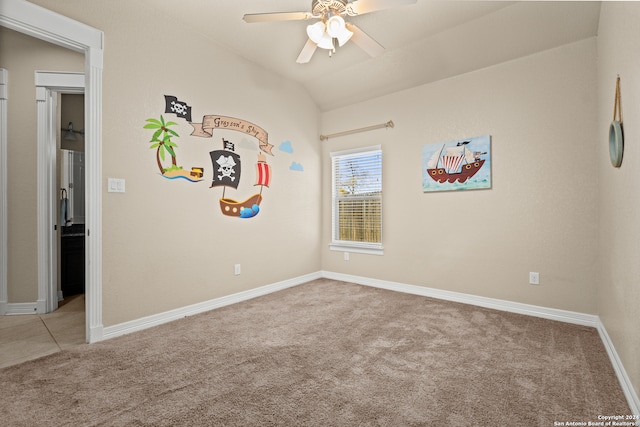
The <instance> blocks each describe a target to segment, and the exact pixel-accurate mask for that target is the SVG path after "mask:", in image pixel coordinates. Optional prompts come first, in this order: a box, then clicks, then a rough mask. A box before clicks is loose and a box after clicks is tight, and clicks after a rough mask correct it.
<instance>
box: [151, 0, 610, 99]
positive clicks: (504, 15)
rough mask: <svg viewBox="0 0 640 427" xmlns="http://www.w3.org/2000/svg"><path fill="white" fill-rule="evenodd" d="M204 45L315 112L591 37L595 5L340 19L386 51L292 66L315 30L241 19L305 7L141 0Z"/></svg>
mask: <svg viewBox="0 0 640 427" xmlns="http://www.w3.org/2000/svg"><path fill="white" fill-rule="evenodd" d="M144 1H145V2H147V3H149V6H150V7H154V8H156V10H157V9H158V8H159V9H161V10H164V11H166V13H168V14H170V15H171V17H172V19H181V20H183V21H185V22H186V23H187V24H188V25H189V26H190V27H191V28H193V29H194V30H195V31H197V32H198V33H200V34H202V35H204V36H205V37H207V38H209V39H210V40H211V41H212V42H213V43H216V44H217V45H219V46H222V47H224V48H226V49H229V50H230V51H233V52H235V53H236V54H238V55H240V56H242V57H244V58H246V59H248V60H250V61H252V62H255V63H257V64H260V65H261V66H263V67H264V68H267V69H269V70H271V71H273V72H275V73H277V74H279V75H282V76H284V77H286V78H287V79H291V80H294V81H297V82H299V83H300V84H301V85H303V86H304V87H305V88H306V89H307V91H308V92H309V94H310V95H311V97H312V98H313V99H314V101H315V102H316V103H317V105H318V107H319V108H320V110H322V111H328V110H332V109H334V108H339V107H343V106H346V105H349V104H352V103H355V102H360V101H364V100H367V99H371V98H375V97H378V96H381V95H385V94H388V93H391V92H395V91H398V90H401V89H406V88H410V87H414V86H417V85H421V84H425V83H429V82H433V81H436V80H440V79H444V78H447V77H451V76H454V75H459V74H462V73H466V72H470V71H473V70H478V69H481V68H485V67H489V66H491V65H494V64H498V63H501V62H505V61H509V60H512V59H515V58H519V57H522V56H526V55H530V54H533V53H536V52H540V51H543V50H547V49H550V48H553V47H556V46H560V45H563V44H566V43H571V42H575V41H578V40H581V39H584V38H588V37H594V36H596V35H597V29H598V19H599V15H600V2H595V1H586V2H580V1H567V2H560V1H544V2H543V1H525V2H507V1H451V0H445V1H435V0H417V3H416V4H413V5H408V6H401V7H398V8H394V9H388V10H383V11H378V12H373V13H370V14H366V15H361V16H356V17H352V18H348V19H347V21H348V22H353V23H354V24H356V25H357V26H358V27H360V29H362V30H364V31H365V32H366V33H367V34H368V35H370V36H371V37H373V38H374V39H376V40H377V41H378V42H379V43H380V44H381V45H382V46H384V47H385V49H386V50H385V52H384V53H383V54H382V55H380V56H378V57H376V58H370V57H369V56H367V54H365V53H364V52H363V51H362V50H361V49H360V48H358V46H356V45H355V44H354V43H353V42H349V43H347V44H345V45H344V46H343V47H340V48H338V50H337V52H336V53H335V54H334V55H333V57H331V58H330V57H329V55H328V51H326V50H323V49H317V50H316V52H315V54H314V56H313V58H312V59H311V61H310V62H309V63H307V64H298V63H296V58H297V56H298V54H299V52H300V50H301V49H302V47H303V46H304V44H305V42H306V40H307V36H306V26H307V25H308V24H309V23H313V22H315V21H281V22H264V23H253V24H247V23H245V22H244V21H243V20H242V17H243V15H244V14H245V13H266V12H298V11H300V12H306V11H310V9H311V0H269V1H265V0H233V1H224V2H220V1H215V0H181V1H180V2H179V3H176V2H175V1H173V0H164V1H158V0H144Z"/></svg>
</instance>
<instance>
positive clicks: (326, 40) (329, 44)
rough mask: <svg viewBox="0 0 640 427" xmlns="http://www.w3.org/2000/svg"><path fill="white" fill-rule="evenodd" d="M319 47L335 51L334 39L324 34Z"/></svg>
mask: <svg viewBox="0 0 640 427" xmlns="http://www.w3.org/2000/svg"><path fill="white" fill-rule="evenodd" d="M318 47H319V48H322V49H327V50H334V49H335V46H334V45H333V38H332V37H331V36H330V35H329V34H327V33H324V34H323V35H322V38H321V39H320V41H319V42H318Z"/></svg>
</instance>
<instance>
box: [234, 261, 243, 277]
mask: <svg viewBox="0 0 640 427" xmlns="http://www.w3.org/2000/svg"><path fill="white" fill-rule="evenodd" d="M241 272H242V270H241V269H240V264H235V265H234V266H233V274H235V275H236V276H238V275H239V274H240V273H241Z"/></svg>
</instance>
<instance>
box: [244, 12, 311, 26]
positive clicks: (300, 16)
mask: <svg viewBox="0 0 640 427" xmlns="http://www.w3.org/2000/svg"><path fill="white" fill-rule="evenodd" d="M312 18H314V16H313V14H311V13H309V12H278V13H248V14H246V15H244V16H243V17H242V19H244V22H246V23H249V24H253V23H254V22H275V21H306V20H307V19H312Z"/></svg>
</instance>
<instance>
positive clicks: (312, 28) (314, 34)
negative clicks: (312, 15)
mask: <svg viewBox="0 0 640 427" xmlns="http://www.w3.org/2000/svg"><path fill="white" fill-rule="evenodd" d="M324 34H325V32H324V22H316V23H315V24H311V25H307V35H308V36H309V38H310V39H311V40H312V41H313V42H314V43H315V44H319V43H320V41H321V40H322V36H324Z"/></svg>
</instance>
